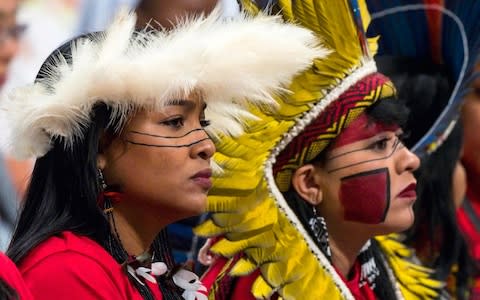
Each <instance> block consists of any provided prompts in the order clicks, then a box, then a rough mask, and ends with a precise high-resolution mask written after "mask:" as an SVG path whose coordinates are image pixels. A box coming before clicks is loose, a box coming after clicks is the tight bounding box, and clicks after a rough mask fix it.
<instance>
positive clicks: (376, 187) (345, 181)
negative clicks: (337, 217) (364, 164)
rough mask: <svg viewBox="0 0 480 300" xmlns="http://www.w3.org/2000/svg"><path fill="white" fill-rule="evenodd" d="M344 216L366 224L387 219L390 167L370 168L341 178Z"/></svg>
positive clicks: (340, 194)
mask: <svg viewBox="0 0 480 300" xmlns="http://www.w3.org/2000/svg"><path fill="white" fill-rule="evenodd" d="M339 199H340V203H341V204H342V206H343V209H344V218H345V220H347V221H354V222H360V223H366V224H378V223H381V222H383V221H385V217H386V216H387V212H388V208H389V207H390V173H389V172H388V168H382V169H376V170H370V171H367V172H361V173H357V174H353V175H350V176H347V177H343V178H341V185H340V190H339Z"/></svg>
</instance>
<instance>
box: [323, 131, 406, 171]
mask: <svg viewBox="0 0 480 300" xmlns="http://www.w3.org/2000/svg"><path fill="white" fill-rule="evenodd" d="M403 147H404V146H403V144H402V142H401V141H400V139H399V138H398V136H397V137H396V138H395V141H394V142H393V145H392V149H391V151H390V152H389V153H388V154H387V155H384V156H381V157H377V158H372V159H366V160H363V161H359V162H355V163H352V164H347V165H344V166H341V167H336V168H332V169H329V170H328V171H327V172H328V173H333V172H336V171H339V170H343V169H347V168H350V167H353V166H358V165H362V164H366V163H370V162H374V161H379V160H385V159H387V158H389V157H391V156H392V155H393V154H394V153H395V152H396V151H397V150H398V149H402V148H403ZM369 148H370V146H368V147H363V148H360V149H354V150H351V151H348V152H345V153H341V154H338V155H335V156H332V157H330V158H328V159H327V160H333V159H336V158H339V157H341V156H345V155H347V154H350V153H354V152H358V151H364V150H368V149H369Z"/></svg>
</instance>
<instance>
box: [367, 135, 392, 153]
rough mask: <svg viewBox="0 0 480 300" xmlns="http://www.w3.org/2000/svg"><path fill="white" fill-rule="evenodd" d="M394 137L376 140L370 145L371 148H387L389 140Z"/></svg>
mask: <svg viewBox="0 0 480 300" xmlns="http://www.w3.org/2000/svg"><path fill="white" fill-rule="evenodd" d="M391 139H392V138H387V137H385V138H381V139H379V140H378V141H375V142H373V143H372V144H371V145H370V147H369V148H370V149H373V150H385V149H387V146H388V142H389V141H390V140H391Z"/></svg>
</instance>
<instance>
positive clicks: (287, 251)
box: [196, 0, 439, 299]
mask: <svg viewBox="0 0 480 300" xmlns="http://www.w3.org/2000/svg"><path fill="white" fill-rule="evenodd" d="M242 4H243V6H244V8H245V9H246V10H248V11H250V12H251V13H252V14H255V13H258V12H259V11H260V9H259V7H258V6H257V4H256V3H255V2H254V1H252V0H244V1H242ZM350 5H351V4H350V1H348V0H338V1H335V4H333V3H332V2H331V1H319V0H304V1H286V0H279V1H277V3H276V4H275V5H274V6H273V7H271V10H272V11H278V12H280V14H281V15H282V16H283V18H284V19H285V20H287V21H289V22H291V23H295V24H300V25H302V26H304V27H306V28H308V29H310V30H312V31H314V32H315V33H316V34H317V36H318V37H319V39H320V40H321V42H322V44H323V45H324V46H325V47H327V49H329V50H331V51H332V52H331V54H330V55H329V56H328V57H327V58H326V59H315V60H314V61H313V66H312V67H311V68H309V69H307V70H306V71H304V72H303V73H301V74H300V75H298V76H296V77H295V79H294V80H293V82H292V83H291V85H290V87H289V90H291V91H292V93H290V94H288V95H286V96H285V95H283V96H278V97H275V100H276V102H277V103H278V108H277V109H265V108H264V107H252V108H251V110H250V111H251V112H252V113H253V114H254V115H255V116H257V117H258V118H257V119H256V120H252V121H250V122H248V124H247V128H248V130H247V131H246V132H245V133H244V134H242V135H240V136H239V137H236V138H232V137H227V136H222V137H221V138H220V139H219V141H218V142H217V144H216V145H217V151H218V152H217V153H216V154H215V156H214V159H215V161H216V162H217V163H218V164H219V165H220V166H221V167H222V169H223V171H222V172H221V173H220V174H218V175H217V176H216V177H215V178H214V186H213V189H212V190H211V191H210V195H209V203H208V209H209V210H210V211H211V212H213V214H212V216H211V218H210V219H209V220H208V221H206V222H205V223H203V224H202V225H200V226H199V227H197V228H196V233H198V234H200V235H203V236H224V237H225V238H224V239H220V240H219V241H218V242H217V243H216V244H214V246H213V247H212V249H211V250H212V251H213V252H214V253H218V254H220V255H222V256H224V257H234V256H236V255H238V254H239V253H242V254H243V255H242V257H241V258H240V259H239V260H238V261H235V262H234V265H233V267H232V268H231V270H230V275H232V276H244V275H247V274H251V273H252V272H253V271H255V270H257V269H259V270H260V275H259V276H258V277H257V278H256V279H255V282H254V284H253V287H252V293H253V295H254V296H255V297H256V298H259V299H264V298H269V297H270V296H271V295H273V294H274V293H278V294H279V295H280V296H281V297H283V298H284V299H344V298H346V299H353V296H352V294H351V293H350V291H349V289H348V288H347V286H346V285H345V284H344V283H343V281H342V279H341V278H340V277H339V275H338V274H337V272H336V271H335V270H334V268H333V266H332V265H331V263H330V262H329V261H328V259H327V258H326V257H325V255H324V254H323V253H322V252H321V251H320V249H319V248H318V246H317V245H316V244H315V242H314V241H313V240H312V238H311V237H310V236H309V234H308V233H307V231H306V230H305V228H304V227H303V225H302V224H301V222H300V221H299V219H298V217H297V216H296V214H295V212H294V211H293V210H292V209H291V208H290V207H289V205H288V204H287V202H286V200H285V199H284V197H283V195H282V192H284V191H286V190H288V187H289V184H290V180H291V174H292V172H293V171H294V170H295V169H296V168H298V167H299V166H301V165H303V164H305V162H308V161H309V160H310V159H312V158H314V157H315V156H317V155H318V154H319V153H320V152H322V151H323V150H324V149H325V147H326V146H328V144H329V142H330V141H332V140H333V139H335V138H336V137H337V135H338V134H339V133H340V132H341V130H342V129H343V128H345V127H346V126H348V124H349V123H350V122H351V121H352V120H354V119H355V118H356V117H357V116H359V115H360V114H361V113H362V112H363V111H364V109H365V108H366V107H368V106H369V105H371V104H372V103H374V102H375V101H376V100H377V99H380V98H384V97H391V96H393V95H394V93H395V91H394V88H393V86H392V84H391V83H390V81H389V80H388V79H387V78H385V77H383V76H382V75H380V74H378V73H376V66H375V63H374V61H373V59H372V56H371V53H372V54H373V53H374V52H375V47H374V46H375V40H367V39H366V38H365V36H364V34H363V28H364V26H366V24H361V21H360V23H359V20H362V19H363V20H368V15H367V12H366V6H365V2H364V1H359V7H356V10H354V11H353V12H352V10H351V8H352V7H351V6H350ZM359 10H361V11H362V14H363V15H364V16H365V17H364V18H359V16H358V14H359V13H360V11H359ZM285 38H286V39H288V36H285ZM305 132H308V134H305ZM301 133H303V134H301ZM406 251H407V252H408V250H406ZM400 252H401V251H400ZM391 253H392V258H393V257H397V256H398V252H391ZM403 254H405V251H404V252H403ZM391 261H394V262H402V261H403V260H394V259H392V260H391ZM402 266H403V265H402ZM399 268H400V269H402V267H399ZM409 270H412V269H409V268H408V267H407V268H403V269H402V271H403V272H404V273H405V275H404V276H403V278H407V281H408V282H409V283H410V284H411V285H410V286H409V288H411V287H413V286H415V284H416V283H418V282H419V281H418V280H417V279H415V277H414V276H416V275H417V274H418V272H417V273H415V274H413V273H411V272H410V273H409ZM422 271H424V270H423V269H422ZM419 273H422V272H420V271H419ZM427 273H428V272H427ZM422 274H423V273H422ZM424 277H426V278H428V274H427V275H425V276H424ZM422 278H423V277H422ZM423 283H424V282H422V284H423ZM428 283H431V284H432V285H434V286H435V288H437V287H438V286H439V285H436V284H437V283H436V282H434V281H428ZM422 284H419V285H421V286H422V287H423V285H422ZM400 288H401V289H402V293H403V286H401V287H400ZM427 290H429V291H431V292H432V294H435V293H436V290H435V289H434V288H432V289H430V288H427Z"/></svg>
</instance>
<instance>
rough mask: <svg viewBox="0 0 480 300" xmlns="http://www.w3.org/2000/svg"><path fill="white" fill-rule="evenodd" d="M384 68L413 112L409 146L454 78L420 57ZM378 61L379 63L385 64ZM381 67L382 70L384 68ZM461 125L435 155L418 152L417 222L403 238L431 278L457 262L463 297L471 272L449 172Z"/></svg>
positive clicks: (443, 275) (443, 102) (459, 141)
mask: <svg viewBox="0 0 480 300" xmlns="http://www.w3.org/2000/svg"><path fill="white" fill-rule="evenodd" d="M387 60H390V62H389V63H388V65H389V67H390V71H387V73H388V74H387V75H389V76H390V77H391V78H392V80H393V82H394V84H395V86H396V87H397V89H398V93H399V97H400V99H402V100H403V101H405V102H406V105H407V106H408V107H409V108H410V110H411V113H410V116H409V119H408V122H407V130H408V131H410V132H411V135H410V137H409V139H408V140H407V141H406V145H407V147H412V146H413V145H414V144H415V143H416V142H417V141H418V140H419V139H420V138H421V137H422V136H423V135H424V134H425V133H426V132H427V131H428V129H429V128H430V126H431V125H432V124H433V122H434V121H435V120H436V118H437V117H438V116H439V114H440V113H441V111H442V109H443V108H444V107H445V105H446V103H447V102H448V100H449V97H450V95H451V92H452V90H453V83H454V82H453V80H452V79H451V78H450V77H449V73H448V70H447V69H446V68H445V67H444V66H442V65H434V64H430V63H428V62H425V61H423V62H419V61H418V60H407V59H404V58H398V59H393V58H387ZM386 64H387V63H386V60H384V61H383V63H382V62H381V63H380V64H379V65H380V68H382V66H385V65H386ZM383 71H384V72H385V70H383ZM462 131H463V128H462V126H461V122H460V121H458V122H457V123H456V125H455V127H454V128H453V130H452V131H451V133H450V135H449V136H448V138H447V139H446V140H445V141H444V143H443V144H442V146H440V147H439V148H438V149H437V151H435V152H434V153H433V154H430V155H427V156H425V157H422V161H421V166H420V168H419V169H417V170H416V171H415V177H416V178H417V201H416V203H415V205H414V211H415V222H414V224H413V226H412V227H411V228H410V229H409V230H407V231H406V243H407V244H408V245H410V246H413V247H414V248H416V249H417V250H419V251H418V252H419V253H420V252H421V253H422V254H423V255H425V256H426V257H423V259H424V260H425V261H431V262H430V267H432V268H434V270H435V277H436V278H437V279H439V280H442V281H446V280H447V277H448V276H449V274H451V271H452V267H453V266H455V265H456V266H457V267H458V271H457V274H459V275H460V276H457V280H456V287H455V290H456V294H457V295H456V297H457V298H458V299H464V298H465V291H466V289H467V286H468V284H467V278H468V274H469V272H470V269H469V266H468V265H469V263H468V262H469V256H468V252H467V250H466V247H465V241H464V238H463V236H462V235H461V233H460V230H459V228H458V225H457V220H456V214H455V212H456V208H455V205H454V199H453V187H452V182H453V173H454V170H455V167H456V165H457V162H458V160H459V158H460V152H461V148H462V141H463V134H462Z"/></svg>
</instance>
